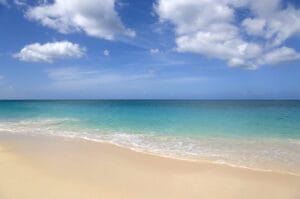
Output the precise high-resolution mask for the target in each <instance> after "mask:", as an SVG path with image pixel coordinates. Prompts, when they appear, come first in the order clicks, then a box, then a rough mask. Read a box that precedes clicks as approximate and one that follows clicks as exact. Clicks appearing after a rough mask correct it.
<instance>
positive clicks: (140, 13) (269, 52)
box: [0, 0, 300, 99]
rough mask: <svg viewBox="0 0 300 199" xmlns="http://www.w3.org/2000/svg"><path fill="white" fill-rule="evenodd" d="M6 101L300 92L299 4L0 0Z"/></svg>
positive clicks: (0, 67)
mask: <svg viewBox="0 0 300 199" xmlns="http://www.w3.org/2000/svg"><path fill="white" fill-rule="evenodd" d="M0 25H1V29H0V98H1V99H24V98H25V99H61V98H62V99H66V98H80V99H81V98H85V99H91V98H100V99H102V98H104V99H111V98H116V99H120V98H122V99H123V98H126V99H127V98H138V99H140V98H159V99H160V98H174V99H179V98H192V99H212V98H213V99H223V98H226V99H228V98H233V99H237V98H238V99H239V98H241V99H247V98H251V99H252V98H258V99H262V98H264V99H266V98H271V99H275V98H288V99H299V98H300V78H299V77H300V67H299V64H300V53H299V52H300V37H299V36H300V3H299V1H296V0H294V1H280V0H264V1H262V0H251V1H250V0H240V1H237V0H216V1H204V0H185V1H182V0H155V1H151V0H145V1H140V0H115V1H114V0H86V1H80V0H55V1H53V0H52V1H47V0H43V1H42V0H40V1H29V0H28V1H27V0H0Z"/></svg>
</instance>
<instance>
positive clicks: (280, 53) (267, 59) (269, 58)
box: [260, 46, 300, 64]
mask: <svg viewBox="0 0 300 199" xmlns="http://www.w3.org/2000/svg"><path fill="white" fill-rule="evenodd" d="M298 59H300V53H298V52H296V51H295V50H294V49H292V48H288V47H285V46H284V47H281V48H277V49H274V50H273V51H270V52H268V53H266V54H265V55H264V57H263V58H262V59H261V60H260V61H261V62H262V64H278V63H280V62H284V61H291V60H298Z"/></svg>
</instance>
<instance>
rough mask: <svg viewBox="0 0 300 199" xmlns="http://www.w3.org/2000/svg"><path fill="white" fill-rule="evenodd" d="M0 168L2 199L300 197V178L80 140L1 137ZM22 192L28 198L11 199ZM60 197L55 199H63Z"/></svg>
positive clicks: (48, 137) (23, 136)
mask: <svg viewBox="0 0 300 199" xmlns="http://www.w3.org/2000/svg"><path fill="white" fill-rule="evenodd" d="M0 162H5V164H6V165H7V167H5V164H4V165H3V164H0V172H1V176H2V178H1V179H0V196H2V195H3V196H4V197H2V198H39V197H40V196H41V195H39V194H41V193H39V192H36V191H35V189H34V187H35V186H38V187H40V190H42V191H47V189H49V186H46V185H47V184H48V185H49V183H50V184H51V186H50V187H51V190H52V191H53V194H54V195H56V194H58V195H57V196H63V195H65V196H66V197H67V198H69V197H72V198H77V197H78V196H77V194H79V195H80V196H82V197H78V198H99V197H101V195H102V196H105V197H106V198H166V197H167V198H170V197H168V196H169V195H168V194H171V193H170V192H176V194H174V195H172V196H171V198H182V197H186V198H199V197H202V198H203V197H204V198H220V197H221V198H241V197H242V198H254V197H255V198H271V197H272V196H273V198H297V197H299V196H300V189H299V187H300V177H299V176H292V175H289V174H282V173H275V172H263V171H254V170H251V169H246V168H235V167H230V166H227V165H222V164H214V163H209V162H204V161H203V162H202V161H201V162H194V161H186V160H178V159H172V158H166V157H160V156H157V155H153V154H147V153H144V152H136V151H133V150H132V149H129V148H125V147H120V146H116V145H113V144H110V143H99V142H92V141H87V140H83V139H79V138H78V139H74V138H73V139H72V138H63V137H54V136H29V135H11V134H9V133H8V134H4V133H1V135H0ZM18 171H19V172H18ZM5 176H6V177H5ZM20 176H21V177H20ZM20 178H21V179H22V178H24V179H29V180H30V181H31V179H33V184H30V183H31V182H30V181H29V183H24V181H23V180H20ZM12 179H15V181H14V183H13V185H14V186H13V187H12V186H8V185H9V182H10V181H11V180H12ZM25 182H26V181H25ZM34 182H36V184H35V183H34ZM53 182H55V183H53ZM129 182H130V183H131V184H132V185H131V184H128V183H129ZM43 184H45V186H43ZM56 184H57V185H56ZM100 185H101V186H100ZM58 186H61V187H64V189H61V188H59V187H58ZM69 186H70V187H69ZM99 187H103V188H101V189H100V190H98V189H97V188H99ZM74 188H75V189H74ZM10 189H12V190H10ZM16 190H22V191H21V193H23V194H22V195H20V196H18V195H10V194H16V192H15V191H16ZM119 190H120V191H119ZM166 190H167V191H166ZM115 191H117V193H115ZM90 193H93V194H95V195H93V196H91V197H89V194H90ZM258 193H259V194H260V195H259V196H257V194H258ZM119 194H121V195H119ZM124 194H125V195H124ZM54 195H53V197H49V198H63V197H54ZM5 196H6V197H5ZM10 196H11V197H10ZM12 196H14V197H12ZM27 196H28V197H27ZM76 196H77V197H76ZM123 196H124V197H123ZM148 196H152V197H148Z"/></svg>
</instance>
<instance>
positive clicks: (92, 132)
mask: <svg viewBox="0 0 300 199" xmlns="http://www.w3.org/2000/svg"><path fill="white" fill-rule="evenodd" d="M0 131H9V132H12V133H30V134H46V135H60V136H68V137H81V138H84V139H89V140H94V141H105V142H111V143H114V144H118V145H122V146H126V147H130V148H132V149H134V150H138V151H144V152H150V153H156V154H160V155H165V156H171V157H176V158H184V159H191V160H198V159H200V160H203V159H204V160H212V161H215V162H218V163H226V164H231V165H235V166H242V167H250V168H257V169H264V170H280V171H287V172H293V173H299V174H300V101H268V100H262V101H261V100H259V101H258V100H251V101H250V100H249V101H245V100H240V101H239V100H227V101H222V100H211V101H210V100H205V101H203V100H199V101H196V100H182V101H176V100H103V101H102V100H82V101H81V100H77V101H0Z"/></svg>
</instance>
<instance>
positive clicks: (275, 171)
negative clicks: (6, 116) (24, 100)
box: [0, 129, 300, 177]
mask: <svg viewBox="0 0 300 199" xmlns="http://www.w3.org/2000/svg"><path fill="white" fill-rule="evenodd" d="M39 130H41V131H42V129H39ZM1 131H2V132H9V133H13V134H20V133H19V131H15V130H8V129H5V130H4V131H3V129H0V132H1ZM24 133H25V135H33V136H35V135H38V136H54V137H65V138H71V139H83V140H86V141H91V142H99V143H107V144H111V145H114V146H117V147H121V148H125V149H130V150H132V151H135V152H138V153H143V154H148V155H154V156H158V157H163V158H168V159H174V160H181V161H189V162H199V163H201V162H202V163H204V162H205V163H211V164H216V165H226V166H229V167H233V168H242V169H248V170H252V171H259V172H269V173H279V174H288V175H292V176H297V177H300V174H299V173H294V172H289V171H281V170H271V169H270V170H268V169H260V168H255V167H247V166H242V165H236V164H232V163H228V162H225V161H222V162H221V161H212V160H207V159H192V158H183V157H179V156H176V155H168V154H163V153H158V152H153V151H150V150H149V149H148V150H147V149H143V148H141V147H140V148H138V147H133V146H130V145H125V144H120V143H117V142H114V141H112V140H102V139H99V138H98V139H97V138H90V137H87V136H86V135H78V134H77V135H76V134H75V133H74V134H56V133H53V132H50V133H48V134H37V133H30V132H29V133H28V131H26V132H24V131H23V132H21V134H24Z"/></svg>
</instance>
